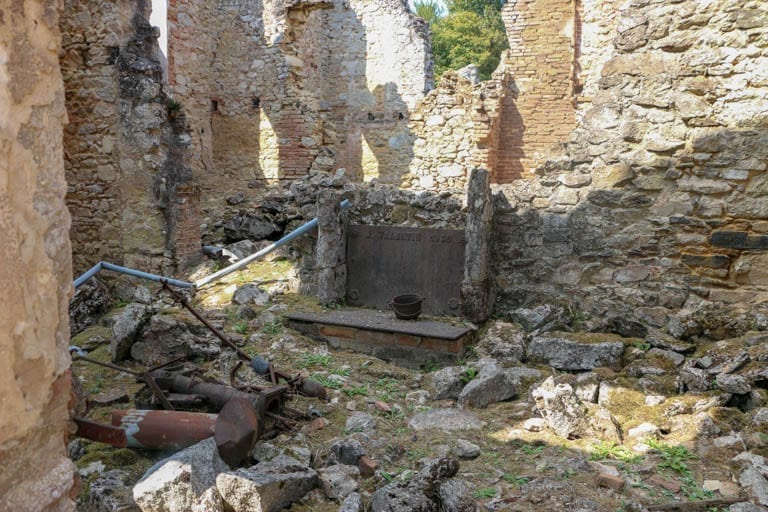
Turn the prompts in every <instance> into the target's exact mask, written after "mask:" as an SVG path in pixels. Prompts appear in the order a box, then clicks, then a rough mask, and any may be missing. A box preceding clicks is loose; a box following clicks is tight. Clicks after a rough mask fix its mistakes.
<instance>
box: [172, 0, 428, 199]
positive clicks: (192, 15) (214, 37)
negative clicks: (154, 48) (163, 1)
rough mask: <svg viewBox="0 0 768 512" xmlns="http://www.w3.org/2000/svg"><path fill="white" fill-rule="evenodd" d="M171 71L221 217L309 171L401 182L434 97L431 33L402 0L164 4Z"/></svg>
mask: <svg viewBox="0 0 768 512" xmlns="http://www.w3.org/2000/svg"><path fill="white" fill-rule="evenodd" d="M169 26H170V39H169V48H170V49H169V73H170V81H171V85H172V88H173V91H174V95H175V98H176V99H177V100H179V101H180V102H181V104H182V105H183V109H184V112H185V113H186V115H187V118H188V120H189V123H190V125H191V127H192V133H193V135H192V149H193V158H192V159H191V166H192V169H193V172H194V175H195V182H196V183H197V184H199V185H200V187H201V194H202V202H203V204H204V206H205V207H206V208H209V209H210V208H214V207H216V206H217V205H219V204H220V203H221V201H222V199H224V198H226V197H228V196H230V195H232V194H234V193H236V192H238V191H243V192H245V193H246V194H247V195H248V196H250V197H256V196H257V195H258V193H259V191H260V189H263V188H264V187H265V186H266V185H269V184H276V183H279V182H280V181H287V180H292V179H295V178H298V177H302V176H305V175H307V173H308V172H310V170H313V171H334V170H336V169H337V168H345V169H346V170H347V174H348V175H349V176H353V177H355V178H356V179H357V180H362V179H363V178H367V179H372V178H374V177H376V178H378V179H379V180H381V181H385V182H390V183H398V184H399V181H400V177H401V176H402V175H404V174H405V173H407V172H408V166H409V163H410V161H411V158H412V155H413V150H412V148H411V146H412V144H413V136H412V134H411V133H410V130H409V127H408V119H409V108H411V107H413V106H414V105H415V103H416V101H418V100H419V99H420V98H421V97H422V96H423V95H424V93H425V92H426V91H427V90H429V89H430V88H431V66H432V64H431V57H430V53H429V44H428V38H427V36H426V27H425V25H424V23H423V22H422V21H419V20H417V19H416V18H414V17H413V16H412V15H411V14H410V13H409V12H408V10H407V6H406V5H405V4H403V3H402V2H401V1H400V0H388V1H387V2H371V1H367V0H365V1H364V0H356V1H351V2H342V1H340V0H336V1H332V0H323V1H317V0H307V1H296V2H279V1H269V0H267V1H261V0H258V1H257V0H239V1H235V0H232V1H227V2H224V3H221V4H219V3H211V2H198V1H196V0H172V1H171V2H170V3H169Z"/></svg>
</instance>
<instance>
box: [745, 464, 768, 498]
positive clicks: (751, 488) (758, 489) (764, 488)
mask: <svg viewBox="0 0 768 512" xmlns="http://www.w3.org/2000/svg"><path fill="white" fill-rule="evenodd" d="M739 484H741V487H742V488H746V490H747V492H748V493H749V495H750V497H751V498H753V499H754V500H756V501H757V502H758V503H759V504H760V505H763V506H768V481H766V479H765V477H764V476H763V475H762V474H761V473H760V471H758V470H757V469H756V468H755V466H753V465H749V466H748V467H746V468H745V469H744V470H743V471H742V472H741V476H740V477H739Z"/></svg>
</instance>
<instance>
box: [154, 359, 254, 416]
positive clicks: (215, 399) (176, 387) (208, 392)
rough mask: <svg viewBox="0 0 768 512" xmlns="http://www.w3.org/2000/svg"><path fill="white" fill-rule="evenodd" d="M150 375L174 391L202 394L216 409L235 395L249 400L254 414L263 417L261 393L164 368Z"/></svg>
mask: <svg viewBox="0 0 768 512" xmlns="http://www.w3.org/2000/svg"><path fill="white" fill-rule="evenodd" d="M152 376H153V377H154V378H155V381H157V384H158V385H159V386H160V387H161V388H164V389H170V390H171V391H172V392H174V393H191V394H195V395H203V396H204V397H206V398H207V399H208V402H210V404H211V405H213V406H214V407H215V408H216V410H221V408H222V407H224V406H225V405H226V404H227V402H229V401H230V400H232V399H233V398H236V397H239V398H244V399H246V400H249V401H250V402H251V403H252V404H253V407H254V408H255V409H256V414H258V416H259V418H263V417H264V413H265V412H266V409H267V402H266V399H265V396H264V394H263V393H257V394H252V393H246V392H244V391H238V390H237V389H234V388H232V387H230V386H224V385H222V384H212V383H209V382H204V381H202V380H200V379H197V378H192V377H187V376H184V375H180V374H178V373H173V372H168V371H165V370H155V371H153V372H152Z"/></svg>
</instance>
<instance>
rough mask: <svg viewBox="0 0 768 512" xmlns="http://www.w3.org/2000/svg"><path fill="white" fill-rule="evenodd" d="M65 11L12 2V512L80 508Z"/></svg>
mask: <svg viewBox="0 0 768 512" xmlns="http://www.w3.org/2000/svg"><path fill="white" fill-rule="evenodd" d="M60 5H61V2H60V1H56V0H0V55H2V56H3V57H2V64H1V65H0V68H2V72H1V74H2V76H3V78H2V80H0V112H2V113H3V114H2V122H0V233H2V236H3V241H2V244H0V290H2V296H3V300H2V307H0V411H1V412H0V510H36V511H54V510H55V511H57V512H61V511H72V510H75V505H74V502H73V501H72V499H71V497H70V493H71V492H72V487H73V478H74V466H73V464H72V462H71V461H70V460H69V459H68V458H67V451H66V436H67V434H68V425H69V423H68V420H69V409H68V402H69V390H70V374H69V365H70V358H69V355H68V354H67V345H68V341H69V320H68V314H67V307H68V303H69V297H70V294H71V292H72V260H71V253H72V252H71V247H70V243H69V223H70V217H69V213H68V212H67V207H66V205H65V203H64V196H65V194H66V192H67V184H66V182H65V180H64V149H63V143H62V136H63V125H64V123H65V121H66V116H67V114H66V111H65V109H64V85H63V82H62V77H61V72H60V68H59V52H60V51H61V35H60V33H59V14H60V11H59V9H60Z"/></svg>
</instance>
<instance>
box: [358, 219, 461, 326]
mask: <svg viewBox="0 0 768 512" xmlns="http://www.w3.org/2000/svg"><path fill="white" fill-rule="evenodd" d="M464 244H465V243H464V232H463V231H460V230H449V229H424V228H402V227H390V226H361V225H351V226H349V229H348V232H347V302H348V303H349V304H351V305H353V306H373V307H377V308H381V309H389V302H390V301H391V300H392V298H393V297H395V296H397V295H403V294H406V293H415V294H417V295H421V296H422V297H424V302H423V303H422V311H423V312H424V313H426V314H431V315H459V313H460V311H461V308H460V305H461V302H460V301H461V299H460V297H461V282H462V280H463V279H464Z"/></svg>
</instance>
